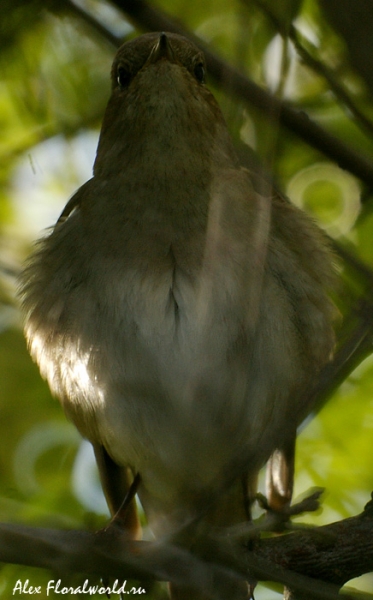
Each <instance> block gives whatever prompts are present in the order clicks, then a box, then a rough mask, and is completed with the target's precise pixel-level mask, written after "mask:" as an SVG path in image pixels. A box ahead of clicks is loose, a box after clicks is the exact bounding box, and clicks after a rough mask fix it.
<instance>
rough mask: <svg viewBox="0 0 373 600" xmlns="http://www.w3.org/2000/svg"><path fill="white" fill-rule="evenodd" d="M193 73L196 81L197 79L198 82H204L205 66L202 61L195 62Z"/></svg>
mask: <svg viewBox="0 0 373 600" xmlns="http://www.w3.org/2000/svg"><path fill="white" fill-rule="evenodd" d="M194 75H195V78H196V79H197V81H199V82H200V83H204V82H205V67H204V64H203V63H202V62H199V63H197V64H196V66H195V67H194Z"/></svg>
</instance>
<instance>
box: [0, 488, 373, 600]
mask: <svg viewBox="0 0 373 600" xmlns="http://www.w3.org/2000/svg"><path fill="white" fill-rule="evenodd" d="M206 557H208V559H206ZM0 560H1V561H2V562H6V563H14V564H22V565H28V566H32V567H42V568H46V569H50V570H51V571H53V572H57V573H59V574H61V576H68V575H69V574H79V573H80V574H82V575H84V576H85V577H93V578H98V577H103V576H105V577H112V578H113V577H114V578H118V579H119V580H123V579H124V578H129V579H137V580H141V581H142V582H143V583H144V582H146V581H147V582H150V581H152V580H163V581H164V580H171V581H175V582H178V583H183V584H189V585H192V587H195V588H198V587H203V588H204V589H205V590H206V589H207V590H211V589H212V583H213V584H214V588H213V589H214V590H215V599H216V600H219V599H220V598H221V600H222V599H223V598H224V597H225V596H223V594H222V593H221V594H220V593H219V596H218V597H217V596H216V584H217V583H218V584H219V586H218V587H219V589H221V590H225V593H226V590H227V589H231V590H232V589H233V587H234V585H235V584H236V583H237V582H238V581H239V580H240V579H241V578H242V577H245V578H248V577H249V578H250V580H253V579H256V580H259V581H274V582H279V583H281V584H283V585H287V586H288V587H290V588H291V589H292V590H295V591H302V593H306V594H307V599H308V600H337V598H338V597H339V596H338V590H339V588H340V587H341V586H342V585H343V584H344V583H346V582H347V581H348V580H350V579H352V578H353V577H357V576H359V575H362V574H363V573H366V572H369V571H373V501H372V500H371V501H370V502H369V503H368V504H367V506H366V507H365V510H364V512H363V513H362V514H360V515H358V516H356V517H352V518H349V519H345V520H343V521H339V522H337V523H333V524H331V525H326V526H323V527H319V528H314V529H307V528H305V529H302V530H300V531H297V532H295V533H292V534H289V535H284V536H276V537H272V538H266V539H262V540H259V541H257V542H256V543H254V547H253V550H250V551H249V550H247V548H245V547H244V546H240V547H233V545H232V541H231V539H230V537H229V536H228V537H227V536H225V535H221V533H220V532H219V535H218V534H217V533H216V534H215V535H214V534H213V535H211V536H210V537H208V536H206V537H205V538H204V539H202V540H199V541H198V544H197V546H196V552H195V553H194V554H191V553H190V552H189V551H188V550H186V549H184V548H182V547H177V546H175V545H171V544H169V543H167V542H163V543H162V542H133V541H128V540H127V539H126V538H125V536H123V535H121V534H120V533H119V532H118V533H115V532H114V533H113V531H111V530H110V528H109V529H108V530H106V531H101V532H99V533H91V532H86V531H58V530H50V529H39V528H32V527H24V526H20V525H9V524H1V525H0ZM191 582H192V583H191ZM144 585H145V583H144ZM344 598H345V600H353V599H354V598H355V596H354V595H353V594H350V595H348V594H347V595H345V596H344ZM363 598H365V599H366V600H368V599H370V600H372V598H373V596H370V595H365V596H362V595H359V599H360V600H362V599H363Z"/></svg>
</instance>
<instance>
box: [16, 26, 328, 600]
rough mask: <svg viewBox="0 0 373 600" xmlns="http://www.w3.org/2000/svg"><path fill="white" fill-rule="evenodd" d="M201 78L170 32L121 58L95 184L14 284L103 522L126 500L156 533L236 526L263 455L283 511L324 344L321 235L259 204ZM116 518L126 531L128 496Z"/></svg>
mask: <svg viewBox="0 0 373 600" xmlns="http://www.w3.org/2000/svg"><path fill="white" fill-rule="evenodd" d="M205 69H206V67H205V59H204V56H203V53H202V52H201V51H200V50H199V49H198V48H197V47H196V46H195V45H194V44H193V43H191V42H190V41H188V40H187V39H185V38H183V37H181V36H179V35H175V34H171V33H151V34H146V35H143V36H141V37H139V38H137V39H134V40H132V41H130V42H128V43H126V44H124V45H123V46H122V47H121V48H120V49H119V50H118V52H117V55H116V57H115V60H114V64H113V67H112V93H111V97H110V100H109V103H108V106H107V109H106V113H105V116H104V121H103V125H102V130H101V135H100V140H99V144H98V149H97V157H96V160H95V164H94V175H93V177H92V179H90V180H89V181H88V182H87V183H85V184H84V185H83V186H82V187H81V188H80V189H79V190H78V191H77V192H76V194H75V195H74V196H73V197H72V198H71V200H70V201H69V202H68V204H67V206H66V208H65V209H64V211H63V213H62V215H61V217H60V219H59V221H58V222H57V224H56V226H55V227H54V229H53V231H52V232H51V233H50V235H47V236H46V237H45V238H43V239H42V240H41V241H40V242H39V245H38V248H37V249H36V251H35V253H34V254H33V255H32V256H31V258H30V260H29V263H28V265H27V266H26V268H25V270H24V272H23V275H22V282H21V292H20V293H21V297H22V300H23V309H24V313H25V321H26V325H25V332H26V337H27V340H28V344H29V348H30V352H31V355H32V357H33V358H34V360H35V361H36V362H37V363H38V365H39V367H40V371H41V373H42V375H43V377H45V378H46V379H47V380H48V382H49V385H50V388H51V390H52V392H53V393H54V394H55V395H56V396H58V398H59V399H60V401H61V403H62V406H63V408H64V410H65V412H66V415H67V416H68V418H69V419H71V420H72V421H73V422H74V423H75V425H76V427H77V428H78V430H79V431H80V433H81V434H82V435H83V436H84V437H85V438H87V439H88V440H90V442H91V443H92V444H93V447H94V450H95V454H96V459H97V463H98V466H99V470H100V475H101V480H102V484H103V488H104V491H105V493H106V497H107V500H108V504H109V506H110V510H111V512H112V514H115V513H116V511H117V510H118V509H119V508H120V506H121V503H122V501H123V498H124V496H125V495H126V493H127V492H128V490H129V489H130V488H131V490H132V492H135V491H136V492H137V493H138V494H139V497H140V499H141V502H142V505H143V507H144V510H145V513H146V515H147V518H148V521H149V524H150V527H151V528H152V529H153V531H154V533H155V535H156V536H162V535H164V534H170V533H172V532H174V531H176V530H177V529H178V528H179V527H181V526H183V524H185V523H187V522H188V520H190V519H193V518H194V517H196V516H198V515H200V514H202V517H201V518H202V520H203V522H204V523H208V524H211V526H218V527H229V526H232V525H234V524H236V523H239V522H242V521H244V520H245V519H247V518H248V517H249V507H250V502H251V499H252V497H253V494H254V493H255V482H256V476H257V473H258V470H259V469H260V468H261V466H262V465H263V464H264V463H265V462H266V461H267V460H268V459H269V458H270V456H271V455H272V459H271V465H272V467H273V468H274V469H275V470H274V472H273V473H272V475H271V477H270V482H271V486H272V492H271V493H270V497H271V499H272V501H273V503H274V505H276V503H277V504H281V502H284V501H288V500H289V498H290V491H289V488H290V487H291V459H292V451H291V450H290V451H289V448H290V449H291V448H292V443H293V438H294V435H295V433H294V414H295V413H297V411H298V409H299V405H300V403H301V402H302V391H304V390H305V389H307V387H308V386H309V385H310V382H311V381H312V379H313V378H314V377H315V373H317V371H318V370H320V368H321V367H322V366H323V365H324V364H325V363H326V362H327V361H328V360H329V358H330V354H331V351H332V348H333V331H332V313H333V309H332V304H331V302H330V300H329V299H328V287H329V286H330V285H331V282H332V279H333V267H332V260H331V256H330V252H329V249H328V247H327V244H326V242H325V239H324V236H323V234H322V232H321V231H320V230H319V229H318V228H317V226H316V225H315V224H314V223H313V222H312V221H311V219H310V218H309V217H307V216H306V215H305V214H304V213H303V212H301V211H300V210H298V209H297V208H295V207H294V206H292V205H291V204H290V203H289V202H288V201H286V200H285V199H283V198H281V197H280V196H279V195H276V194H275V193H272V192H271V191H270V190H268V189H265V188H263V191H262V192H260V190H259V191H255V189H254V186H253V183H252V181H253V178H252V175H251V173H250V172H249V171H248V170H245V169H244V168H242V167H240V164H239V161H238V158H237V155H236V153H235V150H234V147H233V144H232V140H231V138H230V135H229V133H228V129H227V126H226V123H225V121H224V118H223V116H222V113H221V111H220V109H219V106H218V104H217V102H216V100H215V99H214V97H213V95H212V94H211V92H210V91H209V89H208V88H207V87H206V85H205ZM238 463H239V464H240V469H237V468H236V465H237V464H238ZM225 483H226V484H227V489H226V491H225V493H220V492H221V490H222V489H224V485H225ZM216 490H220V492H219V494H218V495H217V497H214V498H213V501H211V495H212V494H213V491H216ZM206 507H207V508H206ZM201 511H202V512H201ZM122 517H123V519H122V521H123V526H124V527H125V528H126V530H127V531H128V533H129V535H131V536H133V537H135V536H137V535H139V529H138V521H137V518H136V508H135V504H134V502H133V500H132V501H131V502H130V503H127V506H126V507H125V510H124V511H123V515H122ZM245 589H246V591H245V590H244V589H243V591H242V596H240V597H245V596H246V597H247V586H246V587H245ZM172 593H173V595H174V596H173V597H174V598H187V597H189V598H190V599H191V600H192V599H193V598H204V597H205V596H204V593H203V590H201V591H200V592H196V593H195V595H194V596H193V595H188V592H187V591H185V590H183V589H181V590H180V588H178V587H177V586H174V588H173V592H172ZM237 597H238V596H237Z"/></svg>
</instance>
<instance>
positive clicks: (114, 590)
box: [13, 579, 146, 596]
mask: <svg viewBox="0 0 373 600" xmlns="http://www.w3.org/2000/svg"><path fill="white" fill-rule="evenodd" d="M126 586H127V581H123V583H121V585H120V584H119V581H118V579H116V580H115V581H114V583H113V585H112V586H103V585H89V581H88V579H86V580H85V581H84V583H83V585H79V586H77V587H72V586H69V587H66V586H63V585H62V582H61V579H57V580H54V579H51V580H50V581H48V583H47V585H46V586H45V592H46V594H47V596H49V594H51V593H52V592H53V593H55V594H64V595H66V594H72V595H74V594H88V595H90V596H93V595H94V594H106V596H108V595H109V594H133V595H140V594H146V591H145V590H144V588H142V587H138V588H136V587H131V588H129V589H128V590H127V589H126ZM42 587H43V586H41V585H39V586H32V585H30V581H29V579H26V581H21V580H20V579H18V581H17V583H16V584H15V586H14V587H13V596H14V595H15V594H41V593H42ZM43 591H44V590H43Z"/></svg>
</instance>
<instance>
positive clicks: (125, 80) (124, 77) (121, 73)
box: [117, 65, 131, 88]
mask: <svg viewBox="0 0 373 600" xmlns="http://www.w3.org/2000/svg"><path fill="white" fill-rule="evenodd" d="M130 80H131V73H130V72H129V70H128V69H126V67H123V65H121V66H120V67H118V70H117V83H118V85H119V87H120V88H125V87H127V85H128V84H129V82H130Z"/></svg>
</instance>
